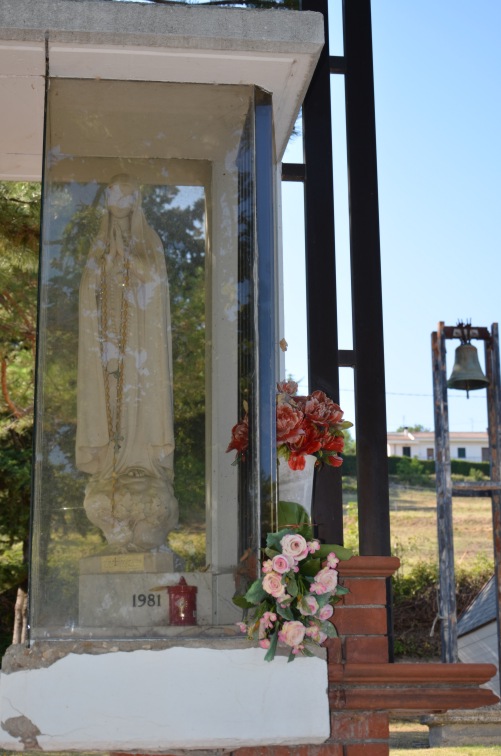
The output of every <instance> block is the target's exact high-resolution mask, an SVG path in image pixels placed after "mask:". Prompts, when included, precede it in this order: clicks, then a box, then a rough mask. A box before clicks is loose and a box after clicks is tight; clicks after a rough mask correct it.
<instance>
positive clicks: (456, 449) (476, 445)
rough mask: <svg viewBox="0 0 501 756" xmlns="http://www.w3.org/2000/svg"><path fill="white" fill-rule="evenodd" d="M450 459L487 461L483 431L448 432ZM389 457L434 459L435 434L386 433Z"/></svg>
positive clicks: (406, 431) (487, 444)
mask: <svg viewBox="0 0 501 756" xmlns="http://www.w3.org/2000/svg"><path fill="white" fill-rule="evenodd" d="M449 442H450V451H451V459H466V460H468V461H469V462H489V461H490V460H489V442H488V440H487V432H485V433H472V432H470V433H468V432H465V433H459V432H456V431H450V432H449ZM387 448H388V456H389V457H393V456H396V457H416V458H417V459H435V434H434V433H433V431H414V432H411V431H409V430H404V431H402V432H401V433H388V435H387Z"/></svg>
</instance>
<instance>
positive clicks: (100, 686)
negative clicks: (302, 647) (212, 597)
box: [0, 647, 330, 753]
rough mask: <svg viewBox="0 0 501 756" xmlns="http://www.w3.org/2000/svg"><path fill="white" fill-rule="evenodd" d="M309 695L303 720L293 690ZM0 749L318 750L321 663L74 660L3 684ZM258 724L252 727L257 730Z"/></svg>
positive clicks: (166, 653) (206, 655)
mask: <svg viewBox="0 0 501 756" xmlns="http://www.w3.org/2000/svg"><path fill="white" fill-rule="evenodd" d="M305 681H307V682H306V684H307V689H308V695H307V696H306V698H304V700H303V703H302V714H301V717H298V716H297V711H296V707H294V706H293V705H291V695H293V693H292V692H293V691H299V690H304V686H305ZM0 722H1V723H2V729H1V730H0V749H1V748H6V749H11V750H16V749H17V750H20V749H22V747H23V745H24V744H27V743H30V744H31V745H30V747H35V748H36V747H37V745H38V747H39V748H40V749H42V750H47V751H57V750H77V751H78V750H97V751H99V750H103V751H108V750H110V751H139V752H142V753H151V752H154V751H164V752H165V751H169V752H171V749H176V748H177V749H197V748H199V749H203V748H205V749H207V748H216V749H217V748H232V749H236V748H238V747H240V746H244V745H248V746H259V745H274V744H277V745H288V744H300V743H311V744H314V743H322V742H324V741H325V739H326V738H327V737H328V736H329V731H330V722H329V705H328V697H327V663H326V661H325V659H320V658H316V657H312V658H299V659H296V660H295V661H294V663H292V664H289V663H288V662H287V659H286V657H283V656H280V657H278V658H276V659H275V660H274V662H273V663H272V664H269V663H267V662H265V661H264V652H263V650H262V649H256V648H247V649H226V650H222V649H213V648H182V647H177V648H170V649H164V650H158V651H156V652H155V653H152V652H151V650H137V651H132V652H130V653H125V652H123V651H118V650H117V651H116V652H115V653H101V654H98V655H92V654H81V655H77V654H74V653H71V654H69V655H68V656H65V657H64V658H61V659H59V660H58V661H57V662H55V663H53V664H51V665H50V666H49V667H45V668H41V669H24V670H20V671H17V672H16V673H15V674H8V675H5V674H2V676H1V677H0ZM256 722H259V727H256Z"/></svg>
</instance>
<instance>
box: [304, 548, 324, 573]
mask: <svg viewBox="0 0 501 756" xmlns="http://www.w3.org/2000/svg"><path fill="white" fill-rule="evenodd" d="M316 553H317V554H318V552H316ZM321 568H322V564H321V562H320V559H318V558H317V557H316V556H315V557H313V558H310V559H305V560H304V561H302V562H299V571H300V573H301V574H302V575H307V576H308V577H315V575H316V574H317V572H320V570H321Z"/></svg>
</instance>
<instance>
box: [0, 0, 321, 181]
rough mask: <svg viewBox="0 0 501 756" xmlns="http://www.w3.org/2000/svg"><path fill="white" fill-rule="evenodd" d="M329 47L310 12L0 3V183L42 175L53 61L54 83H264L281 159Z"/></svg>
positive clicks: (64, 0) (89, 0) (40, 0)
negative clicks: (59, 80) (46, 89)
mask: <svg viewBox="0 0 501 756" xmlns="http://www.w3.org/2000/svg"><path fill="white" fill-rule="evenodd" d="M323 43H324V30H323V17H322V15H321V14H320V13H310V12H305V11H301V12H297V11H286V10H283V11H282V10H280V11H277V10H250V9H244V10H242V9H237V8H213V7H201V6H179V5H163V4H158V5H151V4H148V5H143V4H138V3H116V2H105V1H104V0H78V2H76V1H75V0H36V2H35V1H34V0H0V69H1V71H2V77H0V110H1V111H2V112H5V113H6V118H5V119H3V120H2V119H0V179H3V180H13V181H25V180H39V179H40V174H41V166H42V157H41V156H42V134H43V95H44V77H45V73H46V62H47V71H48V74H49V76H50V77H63V78H76V79H81V78H84V79H106V80H116V79H120V80H129V81H162V82H171V83H173V82H174V83H200V84H237V85H241V84H243V85H249V86H257V87H261V88H262V89H264V90H265V91H266V92H270V93H271V94H272V95H273V116H274V125H275V139H276V151H277V161H280V159H281V157H282V155H283V152H284V150H285V148H286V145H287V142H288V139H289V136H290V133H291V131H292V128H293V126H294V122H295V120H296V117H297V114H298V112H299V109H300V107H301V104H302V101H303V99H304V96H305V94H306V91H307V88H308V85H309V83H310V81H311V77H312V76H313V72H314V70H315V66H316V64H317V60H318V57H319V55H320V52H321V49H322V47H323ZM46 53H47V61H46ZM2 103H8V107H7V106H5V107H2ZM20 124H21V126H20Z"/></svg>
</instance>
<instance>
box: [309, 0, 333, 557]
mask: <svg viewBox="0 0 501 756" xmlns="http://www.w3.org/2000/svg"><path fill="white" fill-rule="evenodd" d="M301 7H302V10H305V11H318V12H320V13H323V15H324V28H325V39H326V42H325V46H324V48H323V50H322V53H321V55H320V60H319V62H318V65H317V68H316V70H315V74H314V76H313V79H312V82H311V84H310V86H309V89H308V93H307V95H306V98H305V100H304V104H303V137H304V158H305V166H306V169H305V170H306V177H305V187H304V201H305V235H306V286H307V288H306V290H307V317H308V349H309V353H308V374H309V384H310V390H316V389H320V390H322V391H325V392H326V394H328V395H329V396H330V397H331V398H332V399H334V400H335V401H339V376H338V338H337V299H336V258H335V243H334V185H333V176H332V126H331V97H330V65H329V42H328V39H329V36H328V35H329V28H328V9H327V0H303V2H302V6H301ZM313 519H314V521H315V523H317V525H318V535H319V537H320V538H321V539H323V540H325V541H327V542H330V543H333V542H334V543H339V542H340V541H342V537H343V536H342V534H343V505H342V491H341V472H340V470H339V469H334V468H330V467H324V468H323V469H322V470H320V471H319V472H318V473H317V475H316V480H315V490H314V498H313Z"/></svg>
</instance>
